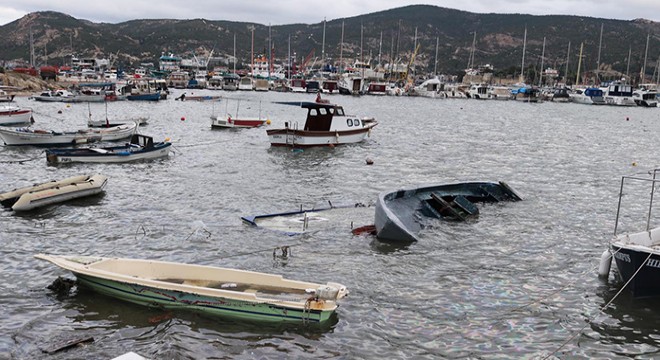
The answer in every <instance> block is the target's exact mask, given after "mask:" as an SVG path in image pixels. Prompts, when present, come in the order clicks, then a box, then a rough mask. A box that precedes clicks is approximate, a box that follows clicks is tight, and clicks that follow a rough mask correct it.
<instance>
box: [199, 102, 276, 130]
mask: <svg viewBox="0 0 660 360" xmlns="http://www.w3.org/2000/svg"><path fill="white" fill-rule="evenodd" d="M231 100H232V99H225V115H224V116H222V115H219V114H217V115H211V128H212V129H222V128H252V127H259V126H262V125H264V124H270V120H269V119H268V118H265V117H263V116H261V102H259V116H245V115H239V112H240V107H241V100H236V112H234V114H233V115H232V114H230V113H229V103H230V102H231ZM213 112H214V113H215V106H214V107H213Z"/></svg>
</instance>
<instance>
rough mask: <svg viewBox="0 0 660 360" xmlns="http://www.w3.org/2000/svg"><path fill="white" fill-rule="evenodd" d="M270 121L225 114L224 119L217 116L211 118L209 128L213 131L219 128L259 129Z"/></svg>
mask: <svg viewBox="0 0 660 360" xmlns="http://www.w3.org/2000/svg"><path fill="white" fill-rule="evenodd" d="M269 121H270V120H268V119H266V118H263V117H244V116H243V117H232V116H231V115H229V114H227V115H226V116H224V117H221V116H219V115H212V116H211V127H212V128H214V129H220V128H253V127H259V126H262V125H264V124H266V123H267V122H269Z"/></svg>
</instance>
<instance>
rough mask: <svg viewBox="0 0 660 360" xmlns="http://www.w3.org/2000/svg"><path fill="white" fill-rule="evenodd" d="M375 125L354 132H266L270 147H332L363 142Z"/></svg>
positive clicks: (281, 130)
mask: <svg viewBox="0 0 660 360" xmlns="http://www.w3.org/2000/svg"><path fill="white" fill-rule="evenodd" d="M374 126H375V124H370V125H367V126H365V127H362V128H359V129H356V130H342V131H339V130H338V131H305V130H293V129H274V130H268V131H267V132H266V133H267V134H268V139H269V140H270V144H271V146H294V147H308V146H334V145H342V144H354V143H358V142H361V141H363V140H364V139H365V138H366V137H367V136H368V135H369V134H370V132H371V128H372V127H374Z"/></svg>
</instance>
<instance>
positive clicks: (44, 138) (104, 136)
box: [0, 122, 138, 146]
mask: <svg viewBox="0 0 660 360" xmlns="http://www.w3.org/2000/svg"><path fill="white" fill-rule="evenodd" d="M137 128H138V124H137V122H130V123H126V124H122V125H118V126H113V127H108V128H92V129H89V128H88V129H81V130H78V131H63V132H59V131H53V130H39V129H31V128H13V129H11V128H0V139H2V141H4V143H5V145H40V146H57V145H75V144H84V143H92V142H97V141H115V140H122V139H126V138H130V137H131V136H132V135H133V134H134V133H135V132H136V131H137Z"/></svg>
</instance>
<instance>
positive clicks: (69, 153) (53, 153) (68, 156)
mask: <svg viewBox="0 0 660 360" xmlns="http://www.w3.org/2000/svg"><path fill="white" fill-rule="evenodd" d="M171 145H172V144H170V143H165V144H161V145H160V146H159V145H156V146H155V147H154V148H152V149H144V150H137V151H132V150H131V149H130V148H124V149H119V151H113V152H107V153H99V152H95V151H94V150H90V149H49V150H46V160H47V161H48V163H49V164H66V163H74V162H81V163H127V162H133V161H145V160H153V159H158V158H163V157H167V156H168V155H169V153H170V147H171Z"/></svg>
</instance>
